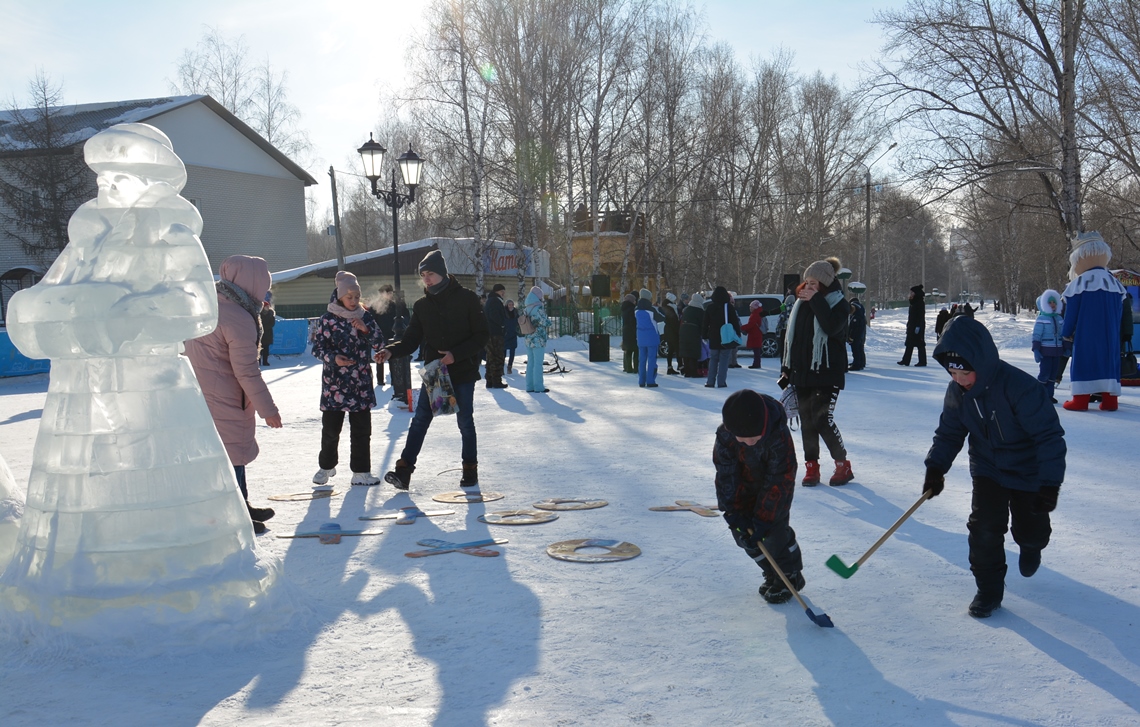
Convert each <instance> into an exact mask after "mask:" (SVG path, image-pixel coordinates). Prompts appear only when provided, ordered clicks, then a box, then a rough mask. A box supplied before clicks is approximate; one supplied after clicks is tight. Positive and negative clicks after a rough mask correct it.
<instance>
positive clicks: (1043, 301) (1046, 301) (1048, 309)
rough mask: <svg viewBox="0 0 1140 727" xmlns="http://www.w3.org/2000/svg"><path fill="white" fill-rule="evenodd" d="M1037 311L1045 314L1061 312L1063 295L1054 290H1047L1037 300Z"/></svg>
mask: <svg viewBox="0 0 1140 727" xmlns="http://www.w3.org/2000/svg"><path fill="white" fill-rule="evenodd" d="M1037 310H1039V311H1040V312H1042V313H1045V314H1047V315H1048V314H1057V313H1060V312H1061V294H1060V293H1058V292H1057V291H1055V290H1053V289H1052V288H1050V289H1048V290H1046V291H1045V292H1044V293H1042V294H1041V297H1040V298H1038V299H1037Z"/></svg>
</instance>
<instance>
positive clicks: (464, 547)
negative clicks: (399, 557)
mask: <svg viewBox="0 0 1140 727" xmlns="http://www.w3.org/2000/svg"><path fill="white" fill-rule="evenodd" d="M506 543H507V539H506V538H486V539H484V540H472V541H470V542H467V543H452V542H448V541H446V540H440V539H439V538H427V539H424V540H417V541H416V544H417V545H425V546H427V550H414V551H412V552H410V553H404V555H406V556H408V557H409V558H426V557H428V556H429V555H441V554H443V553H466V554H467V555H477V556H479V557H480V558H494V557H495V556H497V555H500V553H499V551H497V550H491V549H490V548H487V547H485V546H488V545H505V544H506Z"/></svg>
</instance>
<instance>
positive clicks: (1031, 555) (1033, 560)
mask: <svg viewBox="0 0 1140 727" xmlns="http://www.w3.org/2000/svg"><path fill="white" fill-rule="evenodd" d="M1040 567H1041V549H1040V548H1022V549H1021V557H1020V558H1018V559H1017V569H1018V570H1019V571H1021V575H1023V576H1025V577H1026V578H1028V577H1030V576H1031V575H1033V574H1034V573H1036V572H1037V569H1038V568H1040Z"/></svg>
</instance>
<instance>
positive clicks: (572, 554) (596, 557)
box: [546, 538, 641, 563]
mask: <svg viewBox="0 0 1140 727" xmlns="http://www.w3.org/2000/svg"><path fill="white" fill-rule="evenodd" d="M579 548H605V549H606V550H608V551H609V552H608V553H579V552H578V549H579ZM546 553H547V555H549V556H550V557H551V558H557V559H558V560H568V561H570V562H572V563H609V562H610V561H615V560H629V559H630V558H636V557H637V556H639V555H641V548H639V547H637V546H636V545H634V544H633V543H627V542H625V541H624V540H598V539H594V538H585V539H582V540H563V541H562V542H560V543H554V544H553V545H551V546H549V547H548V548H547V549H546Z"/></svg>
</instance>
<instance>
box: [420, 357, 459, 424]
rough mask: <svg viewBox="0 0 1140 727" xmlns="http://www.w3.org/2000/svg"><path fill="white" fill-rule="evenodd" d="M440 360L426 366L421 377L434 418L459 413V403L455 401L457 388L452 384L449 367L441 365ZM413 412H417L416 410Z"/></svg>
mask: <svg viewBox="0 0 1140 727" xmlns="http://www.w3.org/2000/svg"><path fill="white" fill-rule="evenodd" d="M439 362H440V359H438V358H437V359H436V360H434V361H431V362H429V363H427V364H424V367H423V369H422V370H421V371H420V377H421V378H422V379H423V380H424V390H425V391H426V393H427V396H428V402H429V403H430V404H431V414H432V416H440V415H441V414H455V413H457V412H458V411H459V403H458V401H456V399H455V387H454V386H453V385H452V383H451V375H450V374H448V373H447V367H446V366H443V365H441V364H440V363H439ZM412 411H415V410H414V409H413V410H412Z"/></svg>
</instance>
